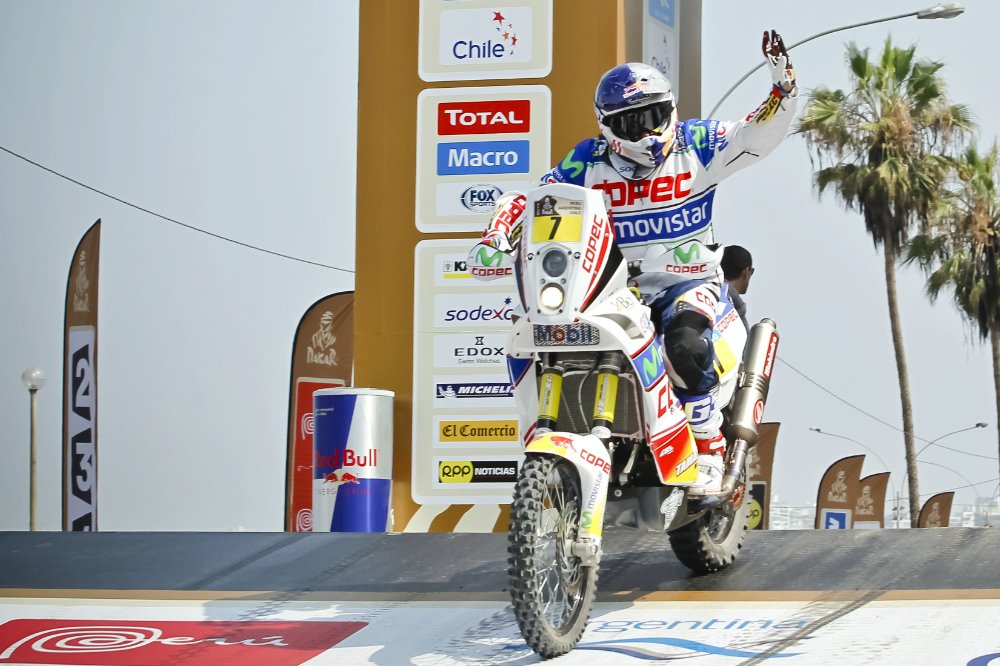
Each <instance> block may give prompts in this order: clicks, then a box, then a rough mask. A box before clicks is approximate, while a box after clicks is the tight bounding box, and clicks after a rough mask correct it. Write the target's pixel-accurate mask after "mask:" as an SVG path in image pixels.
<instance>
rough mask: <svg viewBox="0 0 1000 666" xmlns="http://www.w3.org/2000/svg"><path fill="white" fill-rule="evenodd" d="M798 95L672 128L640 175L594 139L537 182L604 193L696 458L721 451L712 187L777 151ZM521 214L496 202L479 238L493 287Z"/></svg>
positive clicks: (472, 260) (507, 202) (718, 283)
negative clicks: (654, 161)
mask: <svg viewBox="0 0 1000 666" xmlns="http://www.w3.org/2000/svg"><path fill="white" fill-rule="evenodd" d="M796 97H797V88H795V89H793V90H792V92H791V93H790V94H787V95H786V94H784V93H783V91H782V89H781V88H780V87H779V86H777V85H775V86H773V87H772V90H771V94H770V95H768V97H767V99H765V100H764V102H763V103H761V105H760V106H759V107H758V108H757V109H756V110H755V111H754V112H752V113H750V114H749V115H747V116H746V118H744V119H743V120H739V121H732V122H724V121H719V120H701V119H699V120H688V121H684V122H679V123H677V125H676V131H675V139H674V143H673V149H672V151H671V152H670V153H669V154H668V155H667V157H666V158H665V160H664V161H663V162H662V163H661V164H660V165H659V166H657V167H653V168H646V167H637V166H636V165H635V164H634V163H632V162H630V161H627V160H624V159H623V158H621V157H620V156H619V155H617V154H615V152H614V146H613V145H611V144H609V142H608V141H607V140H605V139H604V138H603V137H600V138H591V139H586V140H585V141H582V142H580V143H579V144H577V146H576V147H575V148H573V150H571V151H570V152H569V154H567V155H566V157H565V158H564V159H563V160H562V162H560V163H559V164H558V165H557V166H556V167H554V168H553V169H552V170H550V171H549V172H548V173H546V174H545V175H544V176H542V178H541V182H542V183H572V184H574V185H582V186H585V187H590V188H594V189H599V190H603V191H604V193H605V201H606V202H607V203H608V210H609V212H610V214H611V218H612V221H613V223H614V229H615V235H616V238H617V241H618V245H619V246H620V248H621V250H622V253H623V254H624V255H625V258H626V260H628V261H630V262H632V261H636V260H644V261H643V262H642V270H643V274H642V275H639V276H638V277H637V278H635V280H634V285H635V286H637V287H638V289H639V291H640V293H641V294H642V296H643V298H644V300H645V302H646V303H647V304H648V305H650V308H651V309H652V311H653V312H652V314H653V319H654V323H655V324H656V325H657V327H658V331H659V332H660V334H661V335H662V336H663V343H664V351H665V352H666V360H667V369H668V372H669V373H670V377H671V381H672V383H673V385H674V387H675V388H676V393H677V396H678V398H679V399H680V400H681V402H682V403H683V404H684V406H685V411H686V412H687V416H688V421H689V423H690V425H691V430H692V432H693V434H694V436H695V440H696V443H697V445H698V450H699V453H701V454H712V453H721V452H722V450H723V449H724V447H725V439H724V438H723V436H722V434H721V432H720V426H721V424H722V414H721V411H720V410H721V407H722V405H717V404H716V395H717V393H718V384H719V373H718V371H717V369H716V364H715V354H714V349H713V345H712V328H713V325H714V321H715V313H716V306H717V304H718V301H719V298H720V290H721V289H722V285H723V284H724V280H723V276H722V271H721V269H720V267H719V264H720V261H721V258H722V250H721V248H719V247H718V246H715V245H713V242H714V238H713V233H712V208H713V204H714V201H715V188H716V185H717V184H718V183H719V182H720V181H721V180H723V179H724V178H726V177H727V176H729V175H731V174H733V173H735V172H736V171H738V170H740V169H742V168H744V167H747V166H750V165H751V164H754V163H756V162H758V161H760V160H761V159H763V158H764V157H765V156H766V155H767V154H768V153H770V152H771V151H772V150H773V149H774V148H775V147H776V146H777V145H778V144H779V143H781V141H782V139H783V138H784V137H785V133H786V131H787V130H788V127H789V124H790V123H791V121H792V118H793V116H794V115H795V107H796ZM523 213H524V196H523V195H519V194H517V193H508V194H507V195H505V196H504V197H502V198H501V199H500V201H499V202H498V203H497V208H496V211H495V212H494V214H493V218H492V219H491V220H490V224H489V226H488V227H487V228H486V230H485V231H484V232H483V240H482V241H481V243H480V245H477V246H475V247H474V248H473V249H472V251H471V252H470V254H469V261H468V265H469V267H470V270H471V272H472V273H473V274H474V275H479V276H480V277H481V278H482V279H490V274H491V273H492V274H498V273H499V272H498V271H496V269H495V268H494V267H495V265H496V262H498V261H499V260H500V257H498V256H496V253H498V252H503V253H504V254H505V255H510V254H512V253H513V252H514V251H515V249H516V246H517V240H518V238H519V236H520V228H519V224H520V219H521V217H522V215H523Z"/></svg>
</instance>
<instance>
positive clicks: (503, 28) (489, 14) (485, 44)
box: [440, 7, 532, 65]
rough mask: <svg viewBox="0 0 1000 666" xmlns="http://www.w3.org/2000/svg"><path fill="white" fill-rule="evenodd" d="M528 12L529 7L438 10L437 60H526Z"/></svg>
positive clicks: (477, 61)
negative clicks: (438, 56)
mask: <svg viewBox="0 0 1000 666" xmlns="http://www.w3.org/2000/svg"><path fill="white" fill-rule="evenodd" d="M531 13H532V10H531V8H530V7H502V8H500V9H456V10H447V11H443V12H441V23H440V25H441V38H440V39H441V42H440V44H441V46H440V60H441V64H443V65H454V64H472V63H495V62H527V61H528V60H530V59H531V28H532V25H531Z"/></svg>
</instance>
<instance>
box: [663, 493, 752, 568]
mask: <svg viewBox="0 0 1000 666" xmlns="http://www.w3.org/2000/svg"><path fill="white" fill-rule="evenodd" d="M749 510H750V503H749V502H748V501H747V496H746V492H743V493H741V496H740V504H739V506H735V505H733V504H732V503H730V502H726V503H724V504H722V505H721V506H718V507H716V508H714V509H712V510H711V511H706V512H705V513H704V514H703V515H701V516H699V517H698V518H697V519H695V520H693V521H691V522H690V523H687V524H686V525H683V526H681V527H679V528H677V529H675V530H673V531H671V532H670V533H669V536H670V547H671V548H673V551H674V555H676V556H677V559H678V560H680V561H681V563H682V564H683V565H684V566H686V567H687V568H688V569H691V570H692V571H694V572H696V573H713V572H715V571H719V570H721V569H725V568H726V567H728V566H729V565H730V564H732V563H733V562H734V561H735V560H736V556H737V555H739V552H740V549H741V548H743V538H744V537H745V536H746V530H747V514H748V513H749Z"/></svg>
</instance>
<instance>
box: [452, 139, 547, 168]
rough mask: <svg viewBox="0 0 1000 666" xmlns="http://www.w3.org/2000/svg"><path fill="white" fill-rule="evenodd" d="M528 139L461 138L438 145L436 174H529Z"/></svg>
mask: <svg viewBox="0 0 1000 666" xmlns="http://www.w3.org/2000/svg"><path fill="white" fill-rule="evenodd" d="M530 156H531V144H530V142H529V141H527V140H526V139H525V140H518V141H458V142H450V143H439V144H438V146H437V175H439V176H467V175H479V174H499V173H528V170H529V167H530Z"/></svg>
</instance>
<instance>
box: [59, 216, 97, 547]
mask: <svg viewBox="0 0 1000 666" xmlns="http://www.w3.org/2000/svg"><path fill="white" fill-rule="evenodd" d="M100 250H101V221H100V220H97V222H95V223H94V224H93V225H91V227H90V229H88V230H87V232H86V233H85V234H84V235H83V238H82V239H80V243H79V244H78V245H77V246H76V251H75V252H74V253H73V259H72V263H71V264H70V269H69V277H68V278H67V281H66V282H67V283H66V308H65V319H64V325H63V387H64V388H63V427H62V437H63V463H62V487H63V511H62V528H63V530H66V531H72V532H91V531H96V530H97V330H98V329H97V296H98V273H99V271H98V267H99V264H100V254H101V252H100Z"/></svg>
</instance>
